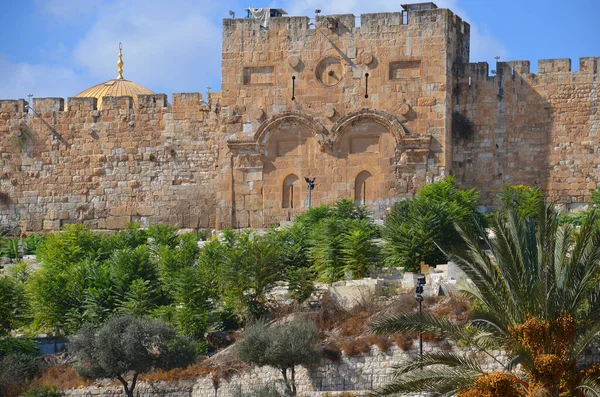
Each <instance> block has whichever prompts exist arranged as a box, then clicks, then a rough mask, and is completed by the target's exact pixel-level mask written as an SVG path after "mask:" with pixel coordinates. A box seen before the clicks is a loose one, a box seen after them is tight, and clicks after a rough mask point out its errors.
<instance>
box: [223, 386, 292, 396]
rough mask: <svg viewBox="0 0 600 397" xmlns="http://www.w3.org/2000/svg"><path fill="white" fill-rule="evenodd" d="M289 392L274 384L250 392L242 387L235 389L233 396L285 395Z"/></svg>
mask: <svg viewBox="0 0 600 397" xmlns="http://www.w3.org/2000/svg"><path fill="white" fill-rule="evenodd" d="M286 395H287V394H286V393H282V392H281V391H279V389H278V388H277V386H275V385H273V384H268V385H263V386H259V387H256V388H254V389H252V390H250V391H248V392H242V390H241V388H239V389H238V390H236V391H234V393H233V397H285V396H286Z"/></svg>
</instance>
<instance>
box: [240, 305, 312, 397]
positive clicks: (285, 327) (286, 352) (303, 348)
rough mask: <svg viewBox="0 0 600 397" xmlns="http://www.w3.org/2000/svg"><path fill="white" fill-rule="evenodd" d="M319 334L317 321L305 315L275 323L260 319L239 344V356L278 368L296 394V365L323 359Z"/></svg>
mask: <svg viewBox="0 0 600 397" xmlns="http://www.w3.org/2000/svg"><path fill="white" fill-rule="evenodd" d="M317 335H318V332H317V326H316V325H315V323H314V322H313V321H310V320H307V319H305V318H302V317H296V318H294V319H293V320H292V321H290V322H288V323H284V324H275V325H272V326H269V325H268V324H267V323H266V322H264V321H257V322H256V323H255V324H254V325H251V326H249V327H248V328H247V330H246V332H245V333H244V339H242V340H241V341H240V342H238V343H237V355H238V358H239V359H240V360H242V361H244V362H248V363H252V364H256V365H258V366H261V367H262V366H265V365H266V366H270V367H273V368H276V369H278V370H279V371H280V372H281V375H282V376H283V380H284V384H285V387H286V389H287V391H288V392H289V393H290V394H292V395H296V366H298V365H311V364H316V363H318V362H319V361H320V359H321V351H320V350H319V347H318V345H317ZM288 371H289V374H290V376H289V377H288Z"/></svg>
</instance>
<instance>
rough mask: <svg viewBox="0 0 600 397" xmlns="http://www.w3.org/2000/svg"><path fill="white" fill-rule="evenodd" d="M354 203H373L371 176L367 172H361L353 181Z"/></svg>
mask: <svg viewBox="0 0 600 397" xmlns="http://www.w3.org/2000/svg"><path fill="white" fill-rule="evenodd" d="M354 201H356V202H357V203H359V204H362V205H364V204H366V203H367V202H368V201H373V176H372V175H371V173H370V172H369V171H362V172H361V173H360V174H358V175H357V176H356V180H355V181H354Z"/></svg>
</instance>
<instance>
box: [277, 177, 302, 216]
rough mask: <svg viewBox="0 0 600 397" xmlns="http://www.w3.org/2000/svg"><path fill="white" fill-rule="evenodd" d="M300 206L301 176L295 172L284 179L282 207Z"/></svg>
mask: <svg viewBox="0 0 600 397" xmlns="http://www.w3.org/2000/svg"><path fill="white" fill-rule="evenodd" d="M299 206H300V178H298V177H297V176H296V175H294V174H290V175H288V176H287V177H286V178H285V179H284V180H283V198H282V201H281V208H298V207H299Z"/></svg>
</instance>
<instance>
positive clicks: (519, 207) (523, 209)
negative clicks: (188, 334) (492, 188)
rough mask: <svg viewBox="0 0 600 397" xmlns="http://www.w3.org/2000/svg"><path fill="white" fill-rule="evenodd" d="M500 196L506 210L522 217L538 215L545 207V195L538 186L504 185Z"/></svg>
mask: <svg viewBox="0 0 600 397" xmlns="http://www.w3.org/2000/svg"><path fill="white" fill-rule="evenodd" d="M499 198H500V204H501V205H502V209H503V210H504V211H513V212H515V213H516V214H517V215H518V216H519V217H521V218H532V217H536V216H537V214H538V213H539V212H540V209H541V208H543V207H544V195H543V193H542V191H541V190H540V189H538V188H537V187H532V186H526V185H504V186H502V190H501V191H500V195H499Z"/></svg>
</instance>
